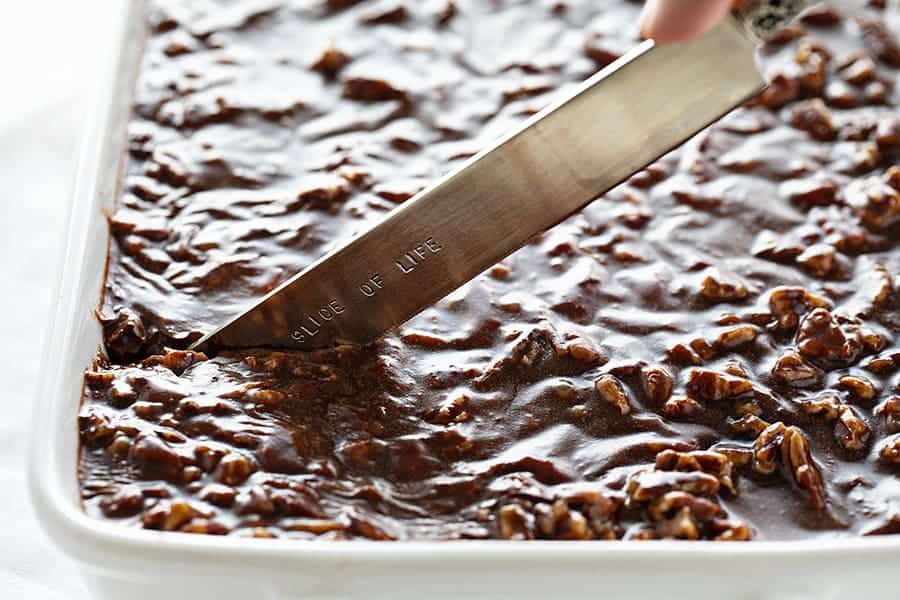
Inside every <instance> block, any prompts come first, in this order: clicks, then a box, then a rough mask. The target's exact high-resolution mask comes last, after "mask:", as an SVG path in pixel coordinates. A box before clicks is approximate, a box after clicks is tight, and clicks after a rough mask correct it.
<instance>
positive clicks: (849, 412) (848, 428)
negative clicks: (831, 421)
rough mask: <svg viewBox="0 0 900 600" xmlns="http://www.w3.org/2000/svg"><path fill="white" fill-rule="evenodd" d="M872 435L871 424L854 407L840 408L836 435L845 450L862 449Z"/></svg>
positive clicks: (835, 430)
mask: <svg viewBox="0 0 900 600" xmlns="http://www.w3.org/2000/svg"><path fill="white" fill-rule="evenodd" d="M871 435H872V432H871V431H870V430H869V426H868V425H866V422H865V421H863V420H862V418H861V417H860V416H859V414H858V413H857V412H856V411H855V410H854V409H853V408H852V407H850V406H842V407H840V408H839V409H838V420H837V423H836V424H835V427H834V436H835V438H837V441H838V443H839V444H840V445H841V446H842V447H843V448H844V449H845V450H851V451H855V450H862V449H863V448H865V447H866V443H867V442H868V441H869V437H871Z"/></svg>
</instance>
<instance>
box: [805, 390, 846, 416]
mask: <svg viewBox="0 0 900 600" xmlns="http://www.w3.org/2000/svg"><path fill="white" fill-rule="evenodd" d="M840 408H841V400H840V398H838V397H837V396H836V395H835V394H834V393H833V392H825V393H823V394H820V395H818V396H816V397H815V398H809V399H807V400H801V401H800V410H802V411H803V412H804V413H806V414H808V415H821V416H823V417H825V419H827V420H829V421H833V420H834V419H837V417H838V411H839V410H840Z"/></svg>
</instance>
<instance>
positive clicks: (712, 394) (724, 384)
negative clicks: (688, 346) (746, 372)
mask: <svg viewBox="0 0 900 600" xmlns="http://www.w3.org/2000/svg"><path fill="white" fill-rule="evenodd" d="M687 390H688V393H689V394H690V395H691V396H693V397H694V398H699V399H701V400H708V401H716V400H722V399H724V398H736V397H738V396H741V395H743V394H747V393H749V392H752V391H753V384H752V383H751V382H750V381H749V380H747V379H743V378H740V377H733V376H731V375H723V374H721V373H717V372H716V371H710V370H707V369H691V373H690V376H689V379H688V384H687Z"/></svg>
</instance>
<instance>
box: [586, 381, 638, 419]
mask: <svg viewBox="0 0 900 600" xmlns="http://www.w3.org/2000/svg"><path fill="white" fill-rule="evenodd" d="M594 389H595V390H597V393H598V394H600V397H601V398H603V400H605V401H606V402H607V403H608V404H611V405H613V406H615V407H616V408H617V409H619V412H620V413H621V414H623V415H627V414H628V413H630V412H631V403H630V402H629V401H628V393H627V392H626V391H625V386H624V385H622V382H621V381H619V379H618V378H617V377H615V376H614V375H601V376H600V377H599V378H598V379H597V380H596V381H595V382H594Z"/></svg>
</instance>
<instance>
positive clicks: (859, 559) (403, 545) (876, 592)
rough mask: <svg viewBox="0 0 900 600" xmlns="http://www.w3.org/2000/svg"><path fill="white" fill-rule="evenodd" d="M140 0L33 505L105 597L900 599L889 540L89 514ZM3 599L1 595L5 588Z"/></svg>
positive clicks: (81, 181)
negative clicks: (84, 454) (400, 536)
mask: <svg viewBox="0 0 900 600" xmlns="http://www.w3.org/2000/svg"><path fill="white" fill-rule="evenodd" d="M142 9H143V6H142V3H141V2H138V1H134V2H130V1H125V0H123V1H121V2H111V3H109V8H108V10H110V11H114V12H115V13H116V17H117V18H116V28H115V31H114V32H94V34H96V35H100V34H101V33H102V34H103V35H104V36H105V35H107V33H110V34H111V37H110V38H109V40H108V45H107V47H106V49H105V51H104V52H103V54H104V58H105V62H106V70H105V72H104V74H103V77H102V78H101V79H99V80H98V82H97V85H96V86H95V92H96V97H95V102H94V109H95V110H94V114H93V117H92V119H91V120H90V122H89V124H88V127H87V130H86V135H85V137H84V141H83V145H82V147H81V156H80V161H79V168H78V173H77V180H76V181H75V185H74V194H73V197H72V202H71V207H70V211H71V214H70V216H69V220H68V230H67V232H66V244H65V256H64V259H63V265H62V272H61V275H60V278H59V291H58V294H57V296H56V297H57V303H56V307H55V310H54V312H53V315H52V319H51V322H50V327H49V334H48V338H47V345H46V349H47V352H46V361H45V364H44V367H43V371H42V373H43V374H44V377H45V378H44V380H43V385H42V387H41V390H40V393H39V395H38V398H37V406H36V410H35V419H34V423H35V428H34V433H33V448H32V454H31V464H30V475H31V477H30V482H31V490H32V495H33V499H34V503H35V505H36V508H37V512H38V514H39V517H40V519H41V521H42V522H43V525H44V527H45V529H46V530H47V532H48V533H49V535H50V536H51V538H52V539H53V541H54V542H55V543H56V544H57V545H58V546H59V547H60V548H62V549H63V550H64V551H65V552H66V553H67V554H68V555H69V556H71V557H72V559H74V560H75V561H77V562H78V563H79V565H80V566H81V567H82V568H83V572H84V576H85V578H86V581H87V582H88V584H89V587H90V589H91V590H92V591H93V592H94V594H95V596H96V597H97V598H100V599H110V600H112V599H115V600H122V599H125V598H128V599H129V600H151V599H152V600H158V599H160V598H165V599H166V600H247V599H248V598H253V599H260V600H275V599H279V600H281V599H299V598H366V599H370V598H390V599H391V600H403V599H406V598H409V599H413V598H415V599H416V600H421V599H422V598H427V599H429V600H430V599H433V598H456V597H468V598H501V597H503V598H556V597H559V598H567V599H577V598H598V597H605V598H613V599H622V598H657V599H659V598H666V599H671V598H692V599H695V600H707V599H713V598H733V599H738V600H739V599H778V600H800V599H810V600H813V599H815V600H826V599H827V600H837V599H840V598H854V599H856V598H879V599H886V598H900V585H898V583H897V572H898V571H897V569H898V567H900V536H893V537H881V538H872V539H854V540H846V539H845V540H835V541H827V542H825V541H800V542H754V543H713V542H499V541H460V542H431V543H428V542H396V543H390V542H388V543H384V542H381V543H379V542H362V541H359V542H356V541H354V542H304V541H285V540H253V539H233V538H218V537H213V536H198V535H185V534H172V533H159V532H151V531H143V530H137V529H130V528H125V527H121V526H119V525H116V524H115V523H111V522H108V521H100V520H95V519H92V518H89V517H88V516H86V515H85V514H84V513H83V512H82V510H81V506H80V501H79V493H78V481H77V456H78V450H77V449H78V438H77V431H76V415H77V412H78V406H79V399H80V395H81V385H82V373H83V370H84V369H85V368H86V367H88V366H89V365H90V364H91V362H92V360H93V359H94V357H95V356H96V352H97V349H98V347H99V345H100V327H99V325H98V324H97V322H96V321H95V319H94V317H93V313H92V311H93V309H94V308H95V307H96V306H97V303H98V300H99V298H100V293H101V290H102V284H103V276H104V271H105V261H106V250H107V243H108V230H107V226H106V221H105V219H104V212H105V211H108V210H109V209H110V208H111V207H112V206H113V203H114V202H115V199H116V194H117V191H118V175H119V173H120V172H121V167H122V164H121V161H122V159H123V155H124V152H123V143H124V139H125V135H124V127H125V124H126V122H127V118H128V108H129V104H130V102H129V100H130V96H131V88H132V85H133V80H134V75H135V72H136V68H137V59H138V57H139V53H140V51H141V40H142V39H143V31H142V28H143V25H142V23H143V20H142ZM0 595H2V594H0Z"/></svg>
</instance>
